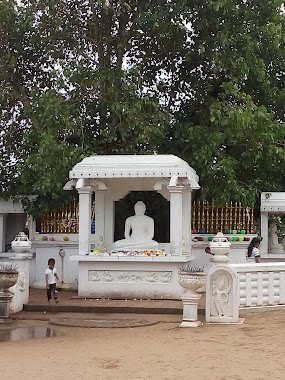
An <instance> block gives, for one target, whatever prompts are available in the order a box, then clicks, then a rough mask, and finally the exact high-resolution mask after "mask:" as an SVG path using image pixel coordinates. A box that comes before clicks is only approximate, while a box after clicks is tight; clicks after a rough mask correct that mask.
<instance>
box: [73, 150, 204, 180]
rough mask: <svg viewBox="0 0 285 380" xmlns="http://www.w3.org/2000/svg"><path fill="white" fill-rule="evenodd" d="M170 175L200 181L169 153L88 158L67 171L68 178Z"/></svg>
mask: <svg viewBox="0 0 285 380" xmlns="http://www.w3.org/2000/svg"><path fill="white" fill-rule="evenodd" d="M172 176H177V177H180V178H189V179H192V180H194V181H196V182H198V181H199V177H198V175H197V174H196V172H195V170H194V169H193V168H191V167H190V166H189V165H188V163H187V162H185V161H183V160H182V159H181V158H179V157H176V156H174V155H172V154H165V155H160V154H157V155H110V156H103V155H102V156H90V157H86V158H84V159H83V160H82V161H81V162H79V163H78V164H76V165H75V166H74V167H73V169H72V170H71V171H70V172H69V178H70V179H75V178H76V179H79V178H101V179H102V178H135V177H138V178H143V177H145V178H147V177H148V178H154V177H155V178H162V177H166V178H171V177H172Z"/></svg>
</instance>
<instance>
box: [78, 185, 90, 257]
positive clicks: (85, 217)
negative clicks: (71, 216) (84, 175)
mask: <svg viewBox="0 0 285 380" xmlns="http://www.w3.org/2000/svg"><path fill="white" fill-rule="evenodd" d="M78 194H79V235H78V238H79V255H86V254H87V253H90V250H91V195H92V187H91V186H85V187H82V188H80V189H78Z"/></svg>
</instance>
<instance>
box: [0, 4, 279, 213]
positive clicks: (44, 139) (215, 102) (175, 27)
mask: <svg viewBox="0 0 285 380" xmlns="http://www.w3.org/2000/svg"><path fill="white" fill-rule="evenodd" d="M281 5H282V1H279V0H269V1H266V2H261V1H260V0H249V1H242V0H239V1H235V2H233V1H231V0H219V1H218V0H215V1H214V0H209V1H200V0H193V1H191V2H189V1H186V0H185V1H183V0H179V1H169V0H152V1H149V2H145V1H137V0H127V1H120V0H116V1H115V0H108V1H107V0H101V1H97V2H95V1H68V0H53V1H49V2H43V1H39V0H35V1H32V2H30V1H26V0H25V1H21V2H18V1H12V0H9V1H2V0H0V104H1V120H0V128H1V133H0V154H1V161H2V162H1V163H2V165H1V167H0V188H1V190H2V192H3V194H4V196H6V197H9V196H11V195H22V196H23V197H24V198H23V200H24V204H25V205H26V207H27V209H28V211H30V212H31V213H33V214H35V215H36V214H40V213H41V212H42V211H43V210H47V209H50V208H55V207H56V206H57V205H61V204H62V203H64V202H68V201H69V197H73V194H69V193H68V194H67V192H63V190H62V188H63V185H64V183H65V182H66V181H67V180H68V172H69V170H70V169H71V168H72V166H73V165H74V164H75V163H77V162H78V161H79V160H81V159H82V158H83V157H85V156H87V155H91V154H122V153H129V154H135V153H143V154H148V153H153V152H158V153H174V154H177V155H178V156H180V157H181V158H183V159H185V160H186V161H188V162H189V164H190V165H191V166H193V167H194V168H195V169H196V171H197V173H198V174H199V175H200V181H201V185H202V196H203V197H204V198H212V197H213V198H215V199H216V200H217V201H218V202H220V203H224V202H225V201H228V200H229V199H232V200H240V201H242V202H243V203H246V204H248V205H249V204H253V203H254V202H255V200H256V199H257V198H258V195H259V192H260V191H268V192H270V191H277V190H284V186H285V183H284V174H285V172H284V170H285V169H284V168H285V165H284V158H285V157H284V144H285V136H284V133H285V131H284V104H285V93H284V61H285V59H284V58H285V57H284V55H285V49H284V39H285V37H284V36H285V33H284V13H282V12H281V11H280V9H281ZM31 194H32V195H35V196H36V197H34V198H32V199H31V198H30V197H29V196H30V195H31Z"/></svg>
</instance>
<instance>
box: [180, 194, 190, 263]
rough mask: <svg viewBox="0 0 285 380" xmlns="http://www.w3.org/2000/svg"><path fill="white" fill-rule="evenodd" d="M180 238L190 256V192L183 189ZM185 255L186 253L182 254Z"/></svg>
mask: <svg viewBox="0 0 285 380" xmlns="http://www.w3.org/2000/svg"><path fill="white" fill-rule="evenodd" d="M182 206H183V209H182V237H183V240H185V242H186V248H187V250H188V254H190V255H191V246H192V244H191V206H192V190H191V189H185V190H184V193H183V201H182ZM182 253H186V252H182Z"/></svg>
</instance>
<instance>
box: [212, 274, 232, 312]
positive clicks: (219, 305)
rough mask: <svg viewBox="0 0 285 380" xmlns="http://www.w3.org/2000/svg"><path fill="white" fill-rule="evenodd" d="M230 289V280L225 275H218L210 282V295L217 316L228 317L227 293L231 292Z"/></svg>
mask: <svg viewBox="0 0 285 380" xmlns="http://www.w3.org/2000/svg"><path fill="white" fill-rule="evenodd" d="M231 288H232V285H231V280H230V278H229V277H228V276H227V274H226V273H222V274H220V275H219V276H217V277H216V278H214V279H213V281H212V294H213V296H214V306H215V309H216V312H217V314H218V316H227V315H228V306H229V305H228V303H229V293H230V291H231ZM211 314H212V313H211ZM215 314H216V313H215Z"/></svg>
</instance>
